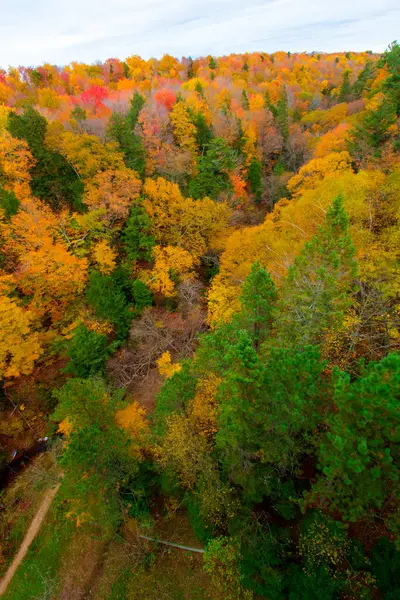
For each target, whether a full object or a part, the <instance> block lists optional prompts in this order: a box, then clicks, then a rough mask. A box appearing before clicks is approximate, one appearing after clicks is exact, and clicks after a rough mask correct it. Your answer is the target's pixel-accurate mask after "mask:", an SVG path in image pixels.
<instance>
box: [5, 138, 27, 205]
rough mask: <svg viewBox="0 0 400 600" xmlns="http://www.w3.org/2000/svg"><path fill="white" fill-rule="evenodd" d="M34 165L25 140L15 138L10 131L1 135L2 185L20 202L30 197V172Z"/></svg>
mask: <svg viewBox="0 0 400 600" xmlns="http://www.w3.org/2000/svg"><path fill="white" fill-rule="evenodd" d="M34 164H35V161H34V159H33V157H32V154H31V152H30V150H29V146H28V144H27V143H26V142H25V141H24V140H17V139H15V138H13V137H12V136H11V135H10V134H9V133H8V131H2V132H1V133H0V185H2V186H3V187H4V188H5V189H6V190H8V191H12V192H14V194H15V195H16V196H17V198H18V199H19V200H22V199H24V198H26V197H27V196H29V195H30V188H29V181H30V179H31V177H30V174H29V170H30V169H31V168H32V167H33V166H34Z"/></svg>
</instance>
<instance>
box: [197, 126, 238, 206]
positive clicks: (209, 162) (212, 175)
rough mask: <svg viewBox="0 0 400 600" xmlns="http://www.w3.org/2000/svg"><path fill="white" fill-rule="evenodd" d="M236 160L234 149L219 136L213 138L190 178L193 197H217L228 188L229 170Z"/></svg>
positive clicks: (232, 168) (233, 166)
mask: <svg viewBox="0 0 400 600" xmlns="http://www.w3.org/2000/svg"><path fill="white" fill-rule="evenodd" d="M236 162H237V157H236V153H235V151H234V150H233V149H232V148H231V147H230V146H228V144H227V143H226V142H225V140H223V139H221V138H215V139H213V140H212V141H211V142H210V143H209V145H208V148H207V151H206V153H205V154H204V156H200V158H199V159H198V161H197V168H198V174H197V175H195V177H193V179H191V181H190V184H189V191H190V194H191V196H192V197H193V198H196V199H197V198H203V197H204V196H209V197H210V198H217V196H218V195H219V194H220V193H221V192H223V191H224V190H229V189H230V180H229V175H228V174H229V172H230V171H233V170H234V168H235V166H236Z"/></svg>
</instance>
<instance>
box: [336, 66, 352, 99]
mask: <svg viewBox="0 0 400 600" xmlns="http://www.w3.org/2000/svg"><path fill="white" fill-rule="evenodd" d="M351 93H352V85H351V83H350V71H348V70H347V71H345V72H344V73H343V80H342V85H341V87H340V92H339V98H338V100H339V102H348V101H349V96H350V95H351Z"/></svg>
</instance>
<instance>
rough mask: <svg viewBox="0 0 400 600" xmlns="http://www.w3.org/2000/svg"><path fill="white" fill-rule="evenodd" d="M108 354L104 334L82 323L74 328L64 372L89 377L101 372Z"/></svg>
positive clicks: (106, 340)
mask: <svg viewBox="0 0 400 600" xmlns="http://www.w3.org/2000/svg"><path fill="white" fill-rule="evenodd" d="M108 354H109V349H108V339H107V336H106V335H103V334H101V333H97V332H96V331H90V329H88V328H87V327H85V326H84V325H80V326H79V327H78V328H77V329H75V331H74V334H73V337H72V341H71V343H70V346H69V348H68V357H69V363H68V365H67V368H66V372H68V373H71V374H72V375H74V377H91V376H92V375H96V374H97V373H98V372H99V371H100V372H101V371H102V370H103V368H104V363H105V361H106V358H107V356H108Z"/></svg>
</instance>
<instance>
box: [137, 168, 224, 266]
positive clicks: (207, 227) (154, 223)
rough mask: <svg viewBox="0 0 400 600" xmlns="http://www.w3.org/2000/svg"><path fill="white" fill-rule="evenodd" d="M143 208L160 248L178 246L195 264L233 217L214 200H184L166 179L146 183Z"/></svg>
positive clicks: (149, 180)
mask: <svg viewBox="0 0 400 600" xmlns="http://www.w3.org/2000/svg"><path fill="white" fill-rule="evenodd" d="M143 192H144V195H145V199H144V201H143V206H144V208H145V209H146V211H147V214H148V215H149V217H150V219H151V233H152V234H153V235H154V237H155V239H156V240H157V242H158V243H159V244H163V245H168V246H178V247H179V248H182V249H183V250H185V251H187V252H189V253H190V254H191V255H192V257H193V259H194V260H198V259H199V258H200V256H202V255H203V254H205V252H206V250H207V248H209V247H210V245H211V244H212V242H213V241H214V238H215V237H216V236H217V235H218V234H220V233H222V232H223V231H224V229H225V227H226V225H227V220H228V216H229V209H228V206H227V205H226V204H225V203H223V202H219V203H217V202H213V201H212V200H210V198H203V199H201V200H200V199H199V200H196V201H195V200H192V199H191V198H184V197H183V196H182V193H181V191H180V189H179V186H178V185H177V184H176V183H171V182H170V181H167V180H166V179H164V178H162V177H158V178H157V179H156V180H154V179H146V181H145V184H144V187H143Z"/></svg>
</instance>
